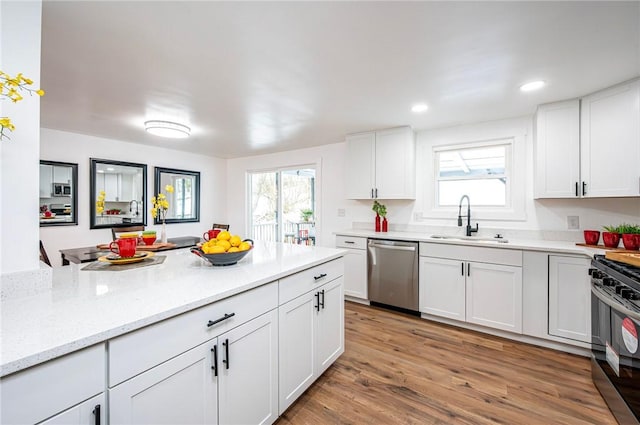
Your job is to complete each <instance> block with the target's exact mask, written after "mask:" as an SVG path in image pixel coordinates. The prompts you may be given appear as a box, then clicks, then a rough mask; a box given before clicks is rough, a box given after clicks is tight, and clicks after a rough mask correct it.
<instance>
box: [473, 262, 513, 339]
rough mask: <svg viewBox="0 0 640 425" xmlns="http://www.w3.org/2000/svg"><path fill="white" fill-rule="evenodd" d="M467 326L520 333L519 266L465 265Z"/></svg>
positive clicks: (474, 263) (475, 263)
mask: <svg viewBox="0 0 640 425" xmlns="http://www.w3.org/2000/svg"><path fill="white" fill-rule="evenodd" d="M466 278H467V281H466V299H467V305H466V319H467V322H469V323H475V324H478V325H483V326H488V327H490V328H495V329H502V330H505V331H510V332H515V333H522V267H516V266H508V265H501V264H487V263H477V262H468V263H467V264H466Z"/></svg>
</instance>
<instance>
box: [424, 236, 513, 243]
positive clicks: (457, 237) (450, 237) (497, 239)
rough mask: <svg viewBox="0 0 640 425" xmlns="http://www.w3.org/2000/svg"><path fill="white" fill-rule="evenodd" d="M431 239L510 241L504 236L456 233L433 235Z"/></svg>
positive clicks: (488, 241)
mask: <svg viewBox="0 0 640 425" xmlns="http://www.w3.org/2000/svg"><path fill="white" fill-rule="evenodd" d="M430 238H431V239H444V240H452V241H472V242H486V243H508V242H509V241H508V240H507V239H504V238H480V237H478V236H456V235H431V236H430Z"/></svg>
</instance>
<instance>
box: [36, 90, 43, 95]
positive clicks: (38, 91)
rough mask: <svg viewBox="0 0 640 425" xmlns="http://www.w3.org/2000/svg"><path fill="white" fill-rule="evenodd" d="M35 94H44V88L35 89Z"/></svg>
mask: <svg viewBox="0 0 640 425" xmlns="http://www.w3.org/2000/svg"><path fill="white" fill-rule="evenodd" d="M36 94H37V95H38V96H44V90H42V89H38V90H36Z"/></svg>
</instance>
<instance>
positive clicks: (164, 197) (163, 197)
mask: <svg viewBox="0 0 640 425" xmlns="http://www.w3.org/2000/svg"><path fill="white" fill-rule="evenodd" d="M160 199H166V196H165V194H164V193H158V200H160Z"/></svg>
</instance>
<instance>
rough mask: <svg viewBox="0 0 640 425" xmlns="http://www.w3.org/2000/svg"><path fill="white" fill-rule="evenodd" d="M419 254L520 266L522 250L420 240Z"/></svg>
mask: <svg viewBox="0 0 640 425" xmlns="http://www.w3.org/2000/svg"><path fill="white" fill-rule="evenodd" d="M420 255H421V256H423V257H435V258H448V259H451V260H460V261H475V262H478V263H492V264H504V265H505V266H522V251H520V250H517V249H503V248H490V247H487V248H485V247H481V246H462V245H449V244H443V243H427V242H420Z"/></svg>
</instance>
